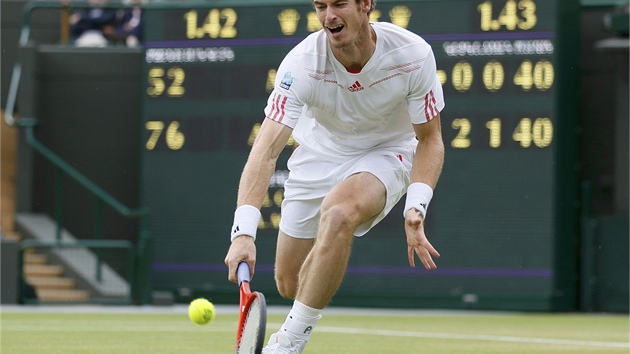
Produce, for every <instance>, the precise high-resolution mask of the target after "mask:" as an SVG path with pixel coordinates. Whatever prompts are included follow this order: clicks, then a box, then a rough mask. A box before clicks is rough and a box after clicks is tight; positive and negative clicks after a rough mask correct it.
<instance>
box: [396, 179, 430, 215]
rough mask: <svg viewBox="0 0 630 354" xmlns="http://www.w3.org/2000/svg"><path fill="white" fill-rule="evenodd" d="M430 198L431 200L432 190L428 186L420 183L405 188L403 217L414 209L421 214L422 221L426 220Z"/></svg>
mask: <svg viewBox="0 0 630 354" xmlns="http://www.w3.org/2000/svg"><path fill="white" fill-rule="evenodd" d="M431 198H433V189H432V188H431V187H430V186H429V185H428V184H425V183H421V182H416V183H412V184H410V185H409V187H408V188H407V200H406V201H405V209H404V210H403V217H405V214H407V211H409V209H411V208H415V209H417V210H418V211H419V212H420V214H422V219H423V220H426V218H427V209H428V208H429V203H430V202H431Z"/></svg>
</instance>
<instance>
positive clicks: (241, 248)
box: [225, 235, 256, 283]
mask: <svg viewBox="0 0 630 354" xmlns="http://www.w3.org/2000/svg"><path fill="white" fill-rule="evenodd" d="M241 262H247V264H248V265H249V271H250V278H254V269H255V265H256V244H254V239H253V238H252V237H250V236H247V235H241V236H238V237H237V238H235V239H234V241H233V242H232V245H230V249H229V250H228V253H227V255H226V256H225V265H227V266H228V268H229V269H228V280H229V281H231V282H232V283H238V278H237V275H236V272H237V269H238V265H239V264H240V263H241Z"/></svg>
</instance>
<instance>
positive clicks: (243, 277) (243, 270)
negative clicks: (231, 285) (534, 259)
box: [236, 262, 249, 285]
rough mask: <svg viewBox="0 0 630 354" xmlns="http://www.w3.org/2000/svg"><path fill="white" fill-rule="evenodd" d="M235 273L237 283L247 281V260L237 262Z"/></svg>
mask: <svg viewBox="0 0 630 354" xmlns="http://www.w3.org/2000/svg"><path fill="white" fill-rule="evenodd" d="M236 274H237V276H238V285H241V283H242V282H244V281H246V282H248V283H249V265H248V264H247V262H241V263H239V265H238V270H237V271H236Z"/></svg>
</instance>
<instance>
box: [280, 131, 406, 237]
mask: <svg viewBox="0 0 630 354" xmlns="http://www.w3.org/2000/svg"><path fill="white" fill-rule="evenodd" d="M416 144H417V141H416V140H415V139H413V140H410V141H409V143H408V144H405V145H404V146H395V147H387V148H382V149H374V150H371V151H369V152H368V153H366V154H365V155H362V156H359V157H356V158H353V159H351V160H348V161H346V162H344V163H337V162H330V161H325V160H323V159H322V158H320V157H318V156H316V155H315V154H313V153H311V152H309V151H308V150H306V149H304V148H300V147H298V148H297V149H296V150H295V151H294V152H293V155H291V157H290V158H289V161H288V162H287V166H288V168H289V178H288V179H287V180H286V182H285V185H284V200H283V202H282V218H281V220H280V230H281V231H282V232H284V233H285V234H287V235H289V236H292V237H295V238H305V239H311V238H315V237H316V236H317V230H318V227H319V219H320V208H321V204H322V201H323V200H324V197H325V196H326V195H327V194H328V192H329V191H330V190H331V189H332V188H333V187H334V186H335V185H337V184H339V183H340V182H341V181H343V180H345V179H346V178H348V177H349V176H351V175H353V174H355V173H358V172H369V173H371V174H373V175H374V176H376V177H377V178H378V179H379V180H381V182H383V184H384V185H385V188H386V189H387V201H386V203H385V208H384V209H383V211H382V212H381V213H380V214H379V215H377V216H375V217H374V218H373V219H372V220H370V221H368V222H366V223H364V224H362V225H360V226H359V227H358V228H357V230H355V232H354V235H355V236H359V237H360V236H363V235H365V234H366V233H367V232H368V231H369V230H370V229H371V228H372V227H374V226H376V224H378V223H379V222H380V221H381V220H383V218H385V216H386V215H387V214H388V213H389V212H390V211H391V210H392V208H393V207H394V206H395V205H396V203H398V201H399V200H400V198H402V196H403V195H405V193H406V192H407V186H409V181H410V179H411V164H412V161H413V155H414V153H415V150H416Z"/></svg>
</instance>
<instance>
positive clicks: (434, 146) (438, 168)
mask: <svg viewBox="0 0 630 354" xmlns="http://www.w3.org/2000/svg"><path fill="white" fill-rule="evenodd" d="M442 166H444V142H443V141H442V136H441V134H438V133H436V134H431V135H429V136H426V137H424V138H423V139H421V140H420V141H419V142H418V147H417V148H416V155H415V157H414V161H413V167H412V169H411V183H414V182H422V183H425V184H428V185H429V186H430V187H431V188H433V189H435V186H436V185H437V182H438V179H439V178H440V174H441V173H442Z"/></svg>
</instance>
